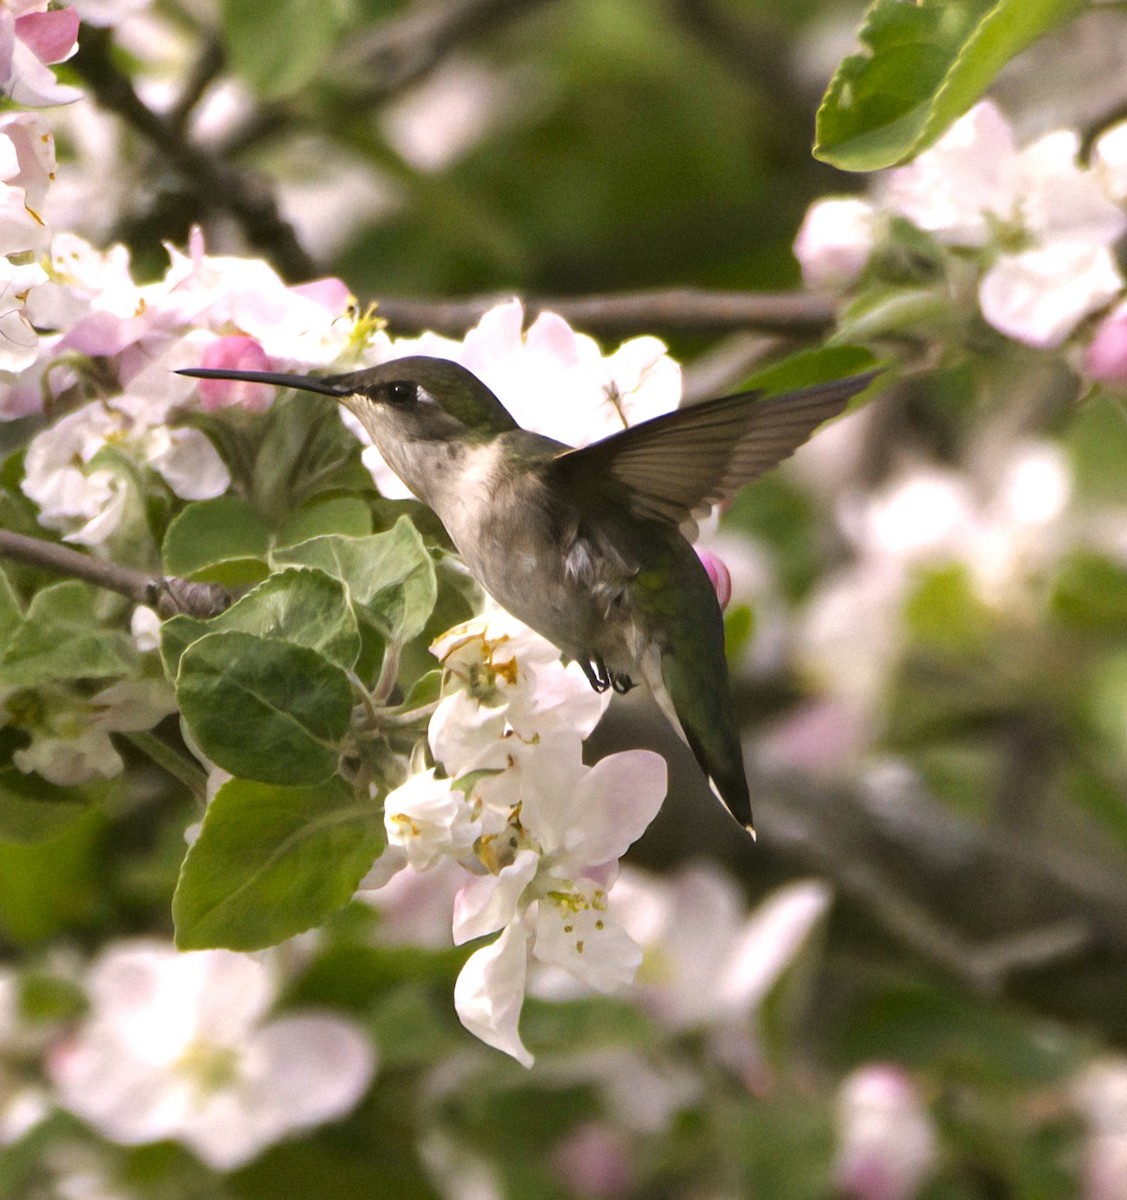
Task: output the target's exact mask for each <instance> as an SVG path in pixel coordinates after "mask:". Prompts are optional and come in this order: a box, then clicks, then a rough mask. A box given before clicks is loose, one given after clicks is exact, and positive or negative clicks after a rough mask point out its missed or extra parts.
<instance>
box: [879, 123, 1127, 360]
mask: <svg viewBox="0 0 1127 1200" xmlns="http://www.w3.org/2000/svg"><path fill="white" fill-rule="evenodd" d="M1079 151H1080V140H1079V137H1078V136H1077V135H1076V134H1074V133H1070V132H1067V131H1058V132H1055V133H1050V134H1048V135H1046V136H1044V137H1042V138H1040V139H1039V140H1038V141H1036V142H1034V143H1033V144H1032V145H1030V146H1027V147H1026V148H1025V149H1023V150H1018V148H1017V146H1016V144H1015V140H1014V136H1013V132H1012V130H1011V129H1010V126H1009V123H1008V122H1007V121H1006V118H1005V117H1004V116H1003V114H1002V113H1001V111H1000V110H999V109H998V108H997V106H996V105H994V104H993V103H991V102H990V101H983V102H982V103H980V104H977V105H975V107H974V108H972V109H971V110H970V111H969V112H968V113H966V114H965V115H964V116H963V117H961V118H960V119H959V120H958V121H956V122H955V123H954V124H953V125H952V126H951V128H950V129H949V130H948V131H947V132H946V133H945V134H944V135H943V137H941V138H940V139H939V141H938V142H936V143H935V145H934V146H932V147H931V148H930V149H928V150H925V151H924V152H923V153H922V154H920V155H919V156H918V157H917V158H916V159H915V160H914V161H913V162H912V163H910V164H908V165H907V166H905V167H900V168H898V169H897V170H895V171H892V172H890V173H889V174H888V176H887V177H886V178H885V180H884V182H883V186H882V187H881V188H880V190H879V199H878V203H881V204H883V205H884V206H886V207H887V208H888V209H889V210H890V211H892V212H895V213H898V214H900V215H901V216H904V217H907V218H908V220H910V221H912V222H913V223H914V224H916V225H917V226H919V228H921V229H924V230H927V231H928V232H929V233H932V234H934V235H935V237H937V238H938V239H939V240H940V241H941V242H943V243H945V244H947V245H950V246H955V247H964V248H975V249H988V250H990V251H991V256H990V258H989V259H988V260H987V262H986V267H985V271H984V274H983V275H982V279H981V281H980V284H979V303H980V305H981V309H982V314H983V316H984V317H985V318H986V320H987V321H988V322H989V323H990V324H991V325H993V326H994V327H995V328H996V329H998V330H999V331H1000V332H1002V333H1004V334H1006V335H1007V336H1009V337H1012V338H1015V339H1017V340H1018V341H1022V342H1026V343H1028V344H1029V345H1033V346H1042V347H1054V346H1058V345H1060V343H1061V342H1062V341H1064V339H1065V338H1066V337H1067V336H1068V335H1069V334H1070V333H1071V332H1072V330H1073V329H1074V328H1075V327H1076V325H1077V323H1078V322H1079V321H1080V320H1081V319H1082V318H1083V317H1085V316H1087V315H1088V314H1089V313H1091V312H1094V311H1095V310H1097V309H1099V308H1101V307H1102V306H1103V305H1104V304H1106V303H1107V302H1108V301H1109V300H1111V299H1113V298H1114V297H1115V296H1116V295H1117V294H1118V293H1119V292H1120V291H1121V290H1122V288H1123V279H1122V276H1121V275H1120V273H1119V270H1118V268H1117V266H1116V263H1115V258H1114V255H1113V253H1112V244H1113V243H1114V242H1115V241H1116V240H1117V239H1118V238H1119V237H1120V235H1121V234H1122V233H1123V232H1124V230H1127V214H1124V212H1123V211H1122V209H1121V208H1120V207H1119V205H1118V204H1117V203H1116V201H1115V198H1114V196H1113V195H1112V194H1111V193H1109V191H1108V189H1107V187H1106V184H1105V181H1104V178H1103V176H1102V175H1101V174H1100V172H1099V171H1096V170H1092V169H1084V168H1082V167H1081V166H1080V165H1079V163H1078V161H1077V160H1078V156H1079Z"/></svg>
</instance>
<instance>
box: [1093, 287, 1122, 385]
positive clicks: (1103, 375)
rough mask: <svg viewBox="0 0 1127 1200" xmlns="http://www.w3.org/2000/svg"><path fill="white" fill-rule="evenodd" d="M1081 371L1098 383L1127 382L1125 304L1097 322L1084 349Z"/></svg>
mask: <svg viewBox="0 0 1127 1200" xmlns="http://www.w3.org/2000/svg"><path fill="white" fill-rule="evenodd" d="M1084 371H1085V373H1086V374H1087V375H1088V376H1090V377H1091V378H1092V379H1096V380H1099V381H1100V382H1101V383H1119V384H1127V305H1120V306H1119V307H1118V308H1117V309H1115V310H1114V311H1112V312H1111V313H1109V314H1108V316H1106V317H1105V318H1104V319H1103V320H1102V321H1101V322H1100V325H1099V328H1098V329H1097V330H1096V332H1095V335H1094V336H1093V338H1092V340H1091V341H1090V342H1089V343H1088V346H1087V349H1085V351H1084Z"/></svg>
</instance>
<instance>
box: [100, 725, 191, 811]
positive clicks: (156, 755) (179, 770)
mask: <svg viewBox="0 0 1127 1200" xmlns="http://www.w3.org/2000/svg"><path fill="white" fill-rule="evenodd" d="M121 736H122V737H124V738H125V740H126V741H128V742H129V743H130V744H131V745H133V746H136V747H137V749H138V750H140V751H141V753H142V754H145V755H147V756H148V757H149V758H151V759H152V760H153V762H155V763H156V764H157V765H158V766H160V767H163V768H164V769H165V770H166V771H167V772H168V773H169V775H171V776H172V777H173V778H174V779H179V780H180V782H181V783H182V784H184V786H185V787H186V788H187V789H188V790H189V791H190V792H191V793H192V797H193V799H195V800H196V801H198V802H199V804H200V806H201V807H205V806H206V804H207V776H206V775H205V774H204V772H203V771H201V770H200V768H199V767H198V766H196V764H195V763H194V762H191V761H190V760H189V759H187V758H185V757H184V755H182V754H180V753H178V752H177V751H176V750H174V749H173V748H172V747H171V746H170V745H168V743H167V742H163V741H161V739H160V738H158V737H157V736H156V734H153V733H150V732H148V731H147V730H141V731H138V732H134V733H123V734H121Z"/></svg>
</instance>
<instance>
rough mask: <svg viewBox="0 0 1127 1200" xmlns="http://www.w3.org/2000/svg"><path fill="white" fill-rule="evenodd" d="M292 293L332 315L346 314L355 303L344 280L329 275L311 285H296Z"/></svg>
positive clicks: (313, 281) (315, 280)
mask: <svg viewBox="0 0 1127 1200" xmlns="http://www.w3.org/2000/svg"><path fill="white" fill-rule="evenodd" d="M290 291H291V292H293V293H294V294H295V295H297V296H304V297H305V298H306V299H307V300H312V301H313V302H314V303H315V304H319V305H321V307H322V308H324V309H327V310H328V311H329V312H331V313H341V312H344V311H345V309H347V308H348V306H349V305H350V304H352V303H354V302H355V299H356V298H355V296H353V294H352V292H351V291H350V290H349V288H348V284H346V283H345V282H344V280H342V279H337V278H336V277H335V276H332V275H329V276H326V277H325V278H324V279H313V280H310V282H309V283H299V284H295V285H294V286H293V287H291V288H290Z"/></svg>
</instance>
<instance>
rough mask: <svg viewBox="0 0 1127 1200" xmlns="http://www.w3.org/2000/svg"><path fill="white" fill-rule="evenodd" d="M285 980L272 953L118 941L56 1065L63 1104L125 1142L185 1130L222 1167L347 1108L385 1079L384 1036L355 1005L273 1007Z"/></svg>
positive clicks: (183, 1135)
mask: <svg viewBox="0 0 1127 1200" xmlns="http://www.w3.org/2000/svg"><path fill="white" fill-rule="evenodd" d="M279 986H280V980H279V979H278V978H277V976H276V973H275V972H274V970H273V969H272V966H271V960H270V959H267V958H251V957H249V956H247V955H241V954H233V953H231V952H229V951H225V950H203V951H196V952H194V953H186V954H184V953H178V952H177V951H176V950H174V949H173V948H172V947H171V946H167V945H164V944H163V943H160V942H153V941H130V942H118V943H116V944H113V945H111V946H109V947H108V948H107V949H105V950H104V951H103V952H102V954H101V955H100V957H99V958H98V959H97V960H96V961H95V963H94V965H93V966H92V968H91V970H90V974H89V978H88V990H89V994H90V1003H91V1010H90V1013H89V1015H88V1016H87V1017H86V1018H85V1019H84V1020H83V1021H82V1023H81V1024H80V1025H79V1026H78V1028H77V1029H76V1030H75V1032H74V1033H73V1035H72V1036H71V1037H70V1038H69V1039H68V1040H67V1041H66V1042H64V1043H62V1044H60V1045H59V1046H57V1047H56V1048H55V1050H54V1052H53V1053H52V1055H51V1058H50V1061H49V1063H48V1068H49V1072H50V1075H51V1077H52V1079H53V1081H54V1083H55V1086H56V1088H57V1089H58V1095H59V1102H60V1103H61V1104H62V1105H63V1106H64V1107H66V1108H69V1109H70V1110H71V1111H72V1112H73V1113H75V1115H77V1116H79V1117H81V1118H82V1119H83V1120H84V1121H86V1122H88V1123H89V1124H90V1125H91V1126H93V1127H94V1128H95V1129H96V1130H97V1131H98V1132H99V1133H101V1134H103V1135H104V1136H105V1137H107V1138H109V1139H110V1140H111V1141H117V1142H122V1143H125V1144H126V1145H136V1144H141V1143H144V1142H152V1141H160V1140H163V1139H165V1138H174V1139H177V1140H179V1141H182V1142H184V1143H185V1144H186V1145H188V1146H189V1147H191V1149H192V1150H194V1151H195V1152H196V1154H197V1155H199V1157H200V1158H202V1159H203V1161H204V1162H206V1163H207V1164H208V1165H209V1166H211V1167H212V1168H214V1169H215V1170H220V1171H228V1170H232V1169H234V1168H236V1167H239V1166H241V1165H243V1164H244V1163H247V1162H249V1161H251V1159H253V1158H256V1157H257V1156H258V1155H259V1154H260V1153H261V1152H262V1151H263V1150H265V1149H266V1147H267V1146H270V1145H272V1144H273V1143H274V1142H277V1141H280V1140H281V1139H282V1138H285V1137H287V1136H288V1135H289V1134H291V1133H295V1132H297V1131H299V1130H303V1129H308V1128H309V1127H311V1126H314V1125H320V1124H322V1123H323V1122H325V1121H331V1120H333V1119H334V1118H337V1117H340V1116H343V1115H344V1114H345V1113H347V1112H349V1111H350V1110H351V1109H352V1108H353V1107H354V1106H355V1105H356V1103H357V1102H358V1101H359V1099H360V1098H361V1096H363V1094H364V1092H365V1091H366V1090H367V1087H368V1084H369V1082H370V1081H371V1078H372V1074H373V1072H374V1070H375V1064H376V1058H375V1052H374V1050H373V1047H372V1045H371V1042H370V1041H369V1040H368V1038H367V1037H366V1036H365V1035H364V1034H363V1033H362V1032H361V1031H360V1029H359V1028H358V1027H357V1026H356V1025H355V1023H354V1022H352V1021H351V1020H348V1019H347V1018H345V1017H343V1016H338V1015H335V1014H328V1013H312V1012H310V1013H286V1014H283V1015H280V1016H273V1015H271V1014H270V1008H271V1006H272V1004H273V1003H274V1000H275V999H276V997H277V995H278V991H279Z"/></svg>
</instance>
